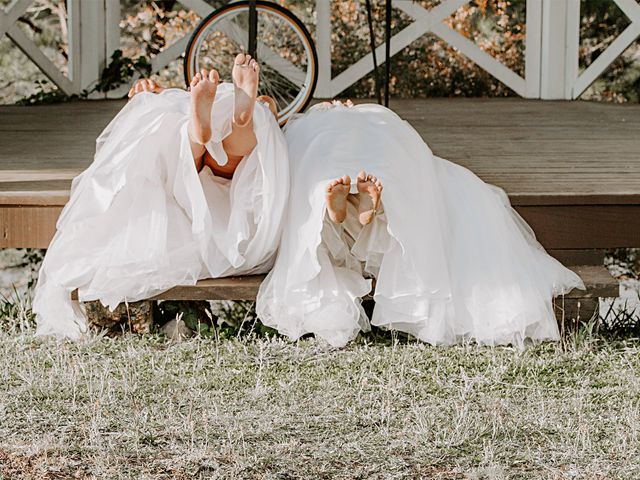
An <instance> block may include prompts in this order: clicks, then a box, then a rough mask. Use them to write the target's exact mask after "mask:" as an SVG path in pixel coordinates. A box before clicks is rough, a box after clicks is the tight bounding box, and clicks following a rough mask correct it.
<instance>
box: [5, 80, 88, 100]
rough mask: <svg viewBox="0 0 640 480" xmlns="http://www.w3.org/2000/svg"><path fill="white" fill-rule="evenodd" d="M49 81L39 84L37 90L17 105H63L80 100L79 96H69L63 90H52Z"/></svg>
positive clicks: (41, 81)
mask: <svg viewBox="0 0 640 480" xmlns="http://www.w3.org/2000/svg"><path fill="white" fill-rule="evenodd" d="M48 83H49V82H48V81H47V80H40V81H38V82H37V90H36V92H35V93H32V94H31V95H29V96H28V97H24V98H21V99H19V100H18V101H16V105H47V104H51V103H62V102H67V101H69V100H73V99H75V98H78V96H77V95H71V96H69V95H67V94H66V93H64V92H63V91H62V90H59V89H55V90H52V89H50V88H48V85H47V84H48Z"/></svg>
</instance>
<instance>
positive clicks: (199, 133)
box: [187, 119, 211, 145]
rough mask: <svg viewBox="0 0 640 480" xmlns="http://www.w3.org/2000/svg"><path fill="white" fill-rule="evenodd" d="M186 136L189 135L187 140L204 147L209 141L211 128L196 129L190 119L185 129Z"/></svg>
mask: <svg viewBox="0 0 640 480" xmlns="http://www.w3.org/2000/svg"><path fill="white" fill-rule="evenodd" d="M187 134H188V135H189V140H191V141H192V142H193V143H197V144H198V145H204V144H205V143H207V142H208V141H209V140H210V139H211V128H203V127H202V126H200V127H196V126H195V125H194V124H193V119H191V120H189V125H188V127H187Z"/></svg>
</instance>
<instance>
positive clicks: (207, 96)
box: [189, 70, 220, 145]
mask: <svg viewBox="0 0 640 480" xmlns="http://www.w3.org/2000/svg"><path fill="white" fill-rule="evenodd" d="M219 81H220V77H219V76H218V72H216V71H215V70H211V71H210V72H209V73H207V71H206V70H202V71H200V72H199V73H196V75H195V76H194V77H193V78H192V79H191V84H190V88H189V90H190V91H191V121H190V122H189V133H190V136H191V140H193V141H194V142H196V143H199V144H200V145H204V144H205V143H207V142H208V141H209V140H210V139H211V108H212V107H213V101H214V99H215V98H216V90H217V89H218V82H219Z"/></svg>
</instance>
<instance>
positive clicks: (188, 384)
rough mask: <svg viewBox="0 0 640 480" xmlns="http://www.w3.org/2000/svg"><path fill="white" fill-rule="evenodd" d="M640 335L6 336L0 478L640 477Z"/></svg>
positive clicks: (0, 363) (1, 333)
mask: <svg viewBox="0 0 640 480" xmlns="http://www.w3.org/2000/svg"><path fill="white" fill-rule="evenodd" d="M639 352H640V341H639V340H634V339H631V340H625V341H612V340H604V339H601V338H598V337H595V336H592V335H589V334H587V333H584V332H582V333H581V334H579V335H575V336H572V337H571V338H567V339H566V340H565V341H564V342H563V344H561V345H560V344H558V345H556V344H543V345H539V346H536V347H531V348H528V349H526V350H525V351H523V352H518V351H516V350H513V349H510V348H479V347H477V346H473V345H465V346H459V347H454V348H442V347H437V348H436V347H432V346H429V345H425V344H423V343H417V342H414V341H408V340H407V339H406V338H405V337H395V336H390V335H389V336H385V335H377V336H365V337H361V338H360V339H359V340H358V341H357V342H356V343H354V344H352V345H351V346H349V347H347V348H345V349H342V350H334V349H330V348H328V347H326V346H323V345H321V344H319V343H318V342H316V341H314V340H313V339H305V340H302V341H299V342H296V343H291V342H287V341H285V340H283V339H281V338H265V337H263V336H261V337H257V336H254V335H249V336H243V337H239V338H235V337H231V338H224V339H220V338H219V337H214V338H203V337H195V338H191V339H189V340H185V341H182V342H177V343H176V342H171V341H169V340H167V339H165V338H164V337H163V336H161V335H159V334H154V335H146V336H137V335H133V334H125V335H124V336H121V337H117V338H108V337H100V336H98V337H94V338H92V339H91V340H89V341H87V342H85V343H82V344H73V343H69V342H66V343H60V344H56V343H55V342H42V341H39V340H36V339H33V337H32V336H31V332H29V331H28V330H27V331H26V332H24V331H23V332H20V331H15V329H14V331H10V330H9V329H7V328H4V329H1V330H0V479H14V478H16V479H17V478H38V479H40V478H51V479H53V478H56V479H57V478H108V479H120V478H135V479H144V478H167V479H168V478H175V479H191V478H239V479H253V478H256V479H263V478H264V479H268V478H280V479H294V478H312V479H323V478H326V479H341V478H345V479H346V478H349V479H354V478H362V479H365V478H366V479H370V478H373V479H377V478H385V479H387V478H394V479H395V478H434V479H467V478H469V479H481V478H486V479H502V478H505V479H506V478H532V479H547V478H548V479H561V478H571V479H583V478H584V479H596V478H597V479H600V478H601V479H605V478H606V479H610V478H620V479H632V478H640V356H639V355H638V354H639Z"/></svg>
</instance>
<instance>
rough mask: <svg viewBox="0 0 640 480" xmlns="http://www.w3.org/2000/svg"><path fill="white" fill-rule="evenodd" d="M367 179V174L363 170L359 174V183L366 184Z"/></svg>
mask: <svg viewBox="0 0 640 480" xmlns="http://www.w3.org/2000/svg"><path fill="white" fill-rule="evenodd" d="M366 179H367V173H366V172H365V171H364V170H361V171H360V173H359V174H358V181H359V182H364V181H365V180H366Z"/></svg>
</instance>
